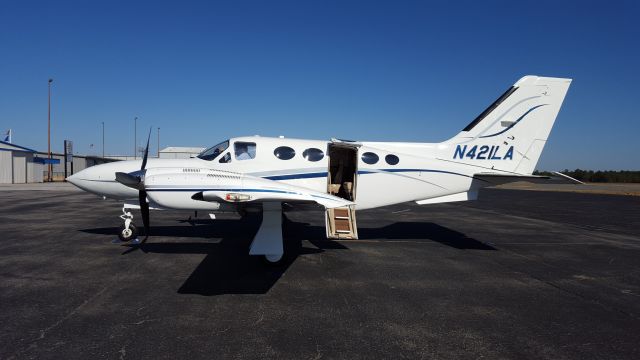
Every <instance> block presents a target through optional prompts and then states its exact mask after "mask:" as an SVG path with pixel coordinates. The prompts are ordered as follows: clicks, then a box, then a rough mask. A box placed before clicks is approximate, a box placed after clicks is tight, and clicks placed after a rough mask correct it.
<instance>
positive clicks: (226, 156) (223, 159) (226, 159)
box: [218, 152, 231, 163]
mask: <svg viewBox="0 0 640 360" xmlns="http://www.w3.org/2000/svg"><path fill="white" fill-rule="evenodd" d="M218 162H220V163H228V162H231V153H230V152H228V153H226V154H224V155H223V156H222V157H221V158H220V160H219V161H218Z"/></svg>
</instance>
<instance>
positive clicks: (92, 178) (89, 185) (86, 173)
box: [67, 165, 102, 193]
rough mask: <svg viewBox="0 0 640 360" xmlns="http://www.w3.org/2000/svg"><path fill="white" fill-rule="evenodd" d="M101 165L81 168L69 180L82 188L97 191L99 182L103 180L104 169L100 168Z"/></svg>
mask: <svg viewBox="0 0 640 360" xmlns="http://www.w3.org/2000/svg"><path fill="white" fill-rule="evenodd" d="M100 166H101V165H96V166H92V167H89V168H86V169H84V170H81V171H79V172H77V173H75V174H73V175H71V176H69V177H67V181H68V182H70V183H72V184H73V185H75V186H77V187H79V188H80V189H82V190H85V191H89V192H93V193H97V192H98V191H97V190H99V187H97V186H96V185H98V184H97V183H98V182H99V181H100V180H101V176H100V175H102V171H100V170H101V169H99V167H100Z"/></svg>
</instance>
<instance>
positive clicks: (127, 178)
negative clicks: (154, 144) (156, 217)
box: [116, 129, 151, 243]
mask: <svg viewBox="0 0 640 360" xmlns="http://www.w3.org/2000/svg"><path fill="white" fill-rule="evenodd" d="M150 139H151V129H149V136H148V137H147V147H146V148H145V149H144V157H143V158H142V166H141V167H140V170H139V171H134V172H131V173H125V172H117V173H116V181H117V182H119V183H121V184H122V185H125V186H128V187H131V188H134V189H138V202H139V203H140V213H141V214H142V224H143V225H144V239H143V240H142V242H143V243H144V242H145V241H147V238H148V237H149V230H150V227H149V204H148V203H147V191H146V190H145V188H144V183H143V182H142V177H143V176H144V174H145V167H146V166H147V157H148V156H149V140H150Z"/></svg>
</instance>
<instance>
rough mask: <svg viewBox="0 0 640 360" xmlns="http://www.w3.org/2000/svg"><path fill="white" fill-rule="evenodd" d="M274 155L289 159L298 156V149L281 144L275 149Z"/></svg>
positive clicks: (281, 158)
mask: <svg viewBox="0 0 640 360" xmlns="http://www.w3.org/2000/svg"><path fill="white" fill-rule="evenodd" d="M273 155H275V156H276V157H277V158H278V159H280V160H289V159H291V158H293V157H294V156H296V151H295V150H293V149H292V148H290V147H288V146H280V147H278V148H276V149H275V150H273Z"/></svg>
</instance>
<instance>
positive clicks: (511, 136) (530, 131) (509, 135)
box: [441, 76, 571, 174]
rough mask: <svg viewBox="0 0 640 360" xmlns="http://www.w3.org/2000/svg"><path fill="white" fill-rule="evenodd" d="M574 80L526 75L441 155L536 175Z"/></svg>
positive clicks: (465, 161) (465, 129)
mask: <svg viewBox="0 0 640 360" xmlns="http://www.w3.org/2000/svg"><path fill="white" fill-rule="evenodd" d="M570 84H571V79H563V78H548V77H539V76H525V77H523V78H522V79H520V80H518V82H516V83H515V84H514V85H513V86H512V87H510V88H509V89H508V90H507V91H506V92H505V93H504V94H502V96H500V97H499V98H498V99H497V100H496V101H495V102H494V103H493V104H491V105H490V106H489V107H488V108H487V109H486V110H485V111H483V112H482V113H481V114H480V115H479V116H478V117H477V118H476V119H474V120H473V121H472V122H471V123H470V124H469V125H467V127H465V128H464V129H463V130H462V131H461V132H460V133H459V134H458V135H456V136H454V137H453V138H451V139H449V140H447V141H446V142H444V143H443V144H446V145H449V146H446V147H445V149H444V150H443V153H441V157H442V158H446V159H447V160H452V161H455V162H459V163H465V164H469V165H475V166H479V167H482V168H486V169H494V170H501V171H508V172H514V173H520V174H531V173H532V172H533V170H534V169H535V166H536V164H537V163H538V159H539V158H540V154H541V153H542V149H543V148H544V145H545V143H546V141H547V138H548V137H549V133H550V132H551V128H552V127H553V123H554V122H555V120H556V117H557V116H558V112H559V111H560V107H561V106H562V101H563V100H564V97H565V95H566V94H567V90H568V89H569V85H570Z"/></svg>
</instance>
